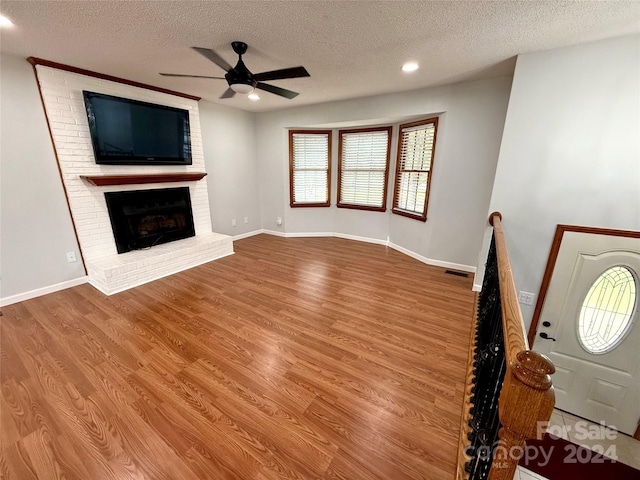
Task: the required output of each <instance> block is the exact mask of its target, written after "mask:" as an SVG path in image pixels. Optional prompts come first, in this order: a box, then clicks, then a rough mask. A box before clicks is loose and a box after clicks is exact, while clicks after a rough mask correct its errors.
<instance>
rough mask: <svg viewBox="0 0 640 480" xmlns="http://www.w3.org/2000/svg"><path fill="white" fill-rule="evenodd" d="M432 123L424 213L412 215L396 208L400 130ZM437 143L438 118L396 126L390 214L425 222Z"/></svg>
mask: <svg viewBox="0 0 640 480" xmlns="http://www.w3.org/2000/svg"><path fill="white" fill-rule="evenodd" d="M430 123H432V124H433V126H434V133H433V147H432V148H431V165H430V166H429V177H428V178H427V194H426V195H425V199H424V213H422V214H419V213H413V212H408V211H406V210H402V209H400V208H398V207H397V205H398V200H399V195H400V189H399V188H398V186H399V183H400V174H401V173H402V172H401V171H400V165H401V157H402V130H403V129H405V128H411V127H418V126H420V125H427V124H430ZM437 141H438V117H432V118H427V119H424V120H418V121H416V122H411V123H405V124H402V125H399V126H398V154H397V155H396V174H395V178H394V185H393V206H392V207H391V212H392V213H395V214H396V215H401V216H403V217H407V218H413V219H414V220H419V221H421V222H426V221H427V211H428V210H427V209H428V208H429V197H430V196H431V179H432V178H433V166H434V163H435V158H436V142H437Z"/></svg>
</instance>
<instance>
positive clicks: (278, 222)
mask: <svg viewBox="0 0 640 480" xmlns="http://www.w3.org/2000/svg"><path fill="white" fill-rule="evenodd" d="M276 225H282V217H276Z"/></svg>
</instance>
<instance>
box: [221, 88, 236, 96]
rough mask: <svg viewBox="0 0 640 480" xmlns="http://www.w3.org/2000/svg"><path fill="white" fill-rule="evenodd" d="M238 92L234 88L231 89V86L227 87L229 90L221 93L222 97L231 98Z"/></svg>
mask: <svg viewBox="0 0 640 480" xmlns="http://www.w3.org/2000/svg"><path fill="white" fill-rule="evenodd" d="M235 94H236V92H234V91H233V90H231V89H230V88H227V90H226V91H225V92H224V93H223V94H222V95H220V98H231V97H233V96H234V95H235Z"/></svg>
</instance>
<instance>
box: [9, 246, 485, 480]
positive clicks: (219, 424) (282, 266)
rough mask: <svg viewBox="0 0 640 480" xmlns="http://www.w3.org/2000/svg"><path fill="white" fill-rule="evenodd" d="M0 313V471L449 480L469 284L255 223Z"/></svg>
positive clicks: (15, 474) (390, 256)
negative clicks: (245, 231)
mask: <svg viewBox="0 0 640 480" xmlns="http://www.w3.org/2000/svg"><path fill="white" fill-rule="evenodd" d="M235 249H236V252H237V253H236V254H235V255H233V256H230V257H227V258H224V259H221V260H218V261H215V262H212V263H209V264H206V265H203V266H200V267H197V268H194V269H191V270H188V271H186V272H182V273H179V274H176V275H172V276H170V277H167V278H164V279H161V280H158V281H155V282H153V283H150V284H147V285H143V286H141V287H138V288H135V289H132V290H129V291H126V292H123V293H120V294H117V295H113V296H111V297H106V296H104V295H102V294H101V293H99V292H98V291H97V290H95V289H93V288H92V287H91V286H89V285H81V286H79V287H75V288H72V289H68V290H65V291H62V292H58V293H54V294H51V295H47V296H45V297H40V298H37V299H33V300H29V301H26V302H22V303H18V304H15V305H11V306H8V307H5V308H4V309H3V314H4V316H2V317H0V326H1V337H0V340H1V342H0V344H1V365H0V381H1V383H2V395H1V397H0V422H1V428H0V452H1V455H0V478H3V479H14V480H30V479H62V478H64V479H81V480H88V479H89V480H102V479H105V480H110V479H118V480H122V479H154V480H155V479H167V480H180V479H185V480H187V479H215V480H218V479H222V480H225V479H229V480H230V479H257V480H267V479H342V480H347V479H348V480H360V479H362V480H370V479H371V480H372V479H389V480H402V479H436V480H439V479H447V480H449V479H453V478H454V475H455V462H456V453H457V452H456V450H457V445H458V432H459V422H460V414H461V405H462V393H463V389H464V380H465V378H464V377H465V368H466V362H467V353H468V352H467V349H468V345H469V335H470V325H471V316H472V312H473V302H474V295H473V293H472V292H471V280H470V279H466V278H461V277H456V276H452V275H447V274H445V273H444V271H443V270H442V269H440V268H435V267H429V266H427V265H424V264H421V263H419V262H418V261H416V260H413V259H411V258H409V257H407V256H405V255H403V254H401V253H398V252H396V251H394V250H391V249H388V248H385V247H383V246H379V245H371V244H364V243H359V242H354V241H350V240H342V239H337V238H292V239H284V238H279V237H273V236H268V235H258V236H255V237H251V238H247V239H244V240H241V241H238V242H235Z"/></svg>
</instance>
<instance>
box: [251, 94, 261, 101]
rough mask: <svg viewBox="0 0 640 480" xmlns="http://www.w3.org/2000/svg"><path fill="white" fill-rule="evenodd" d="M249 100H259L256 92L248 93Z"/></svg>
mask: <svg viewBox="0 0 640 480" xmlns="http://www.w3.org/2000/svg"><path fill="white" fill-rule="evenodd" d="M249 100H253V101H254V102H255V101H258V100H260V97H259V96H258V94H257V93H251V94H250V95H249Z"/></svg>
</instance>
